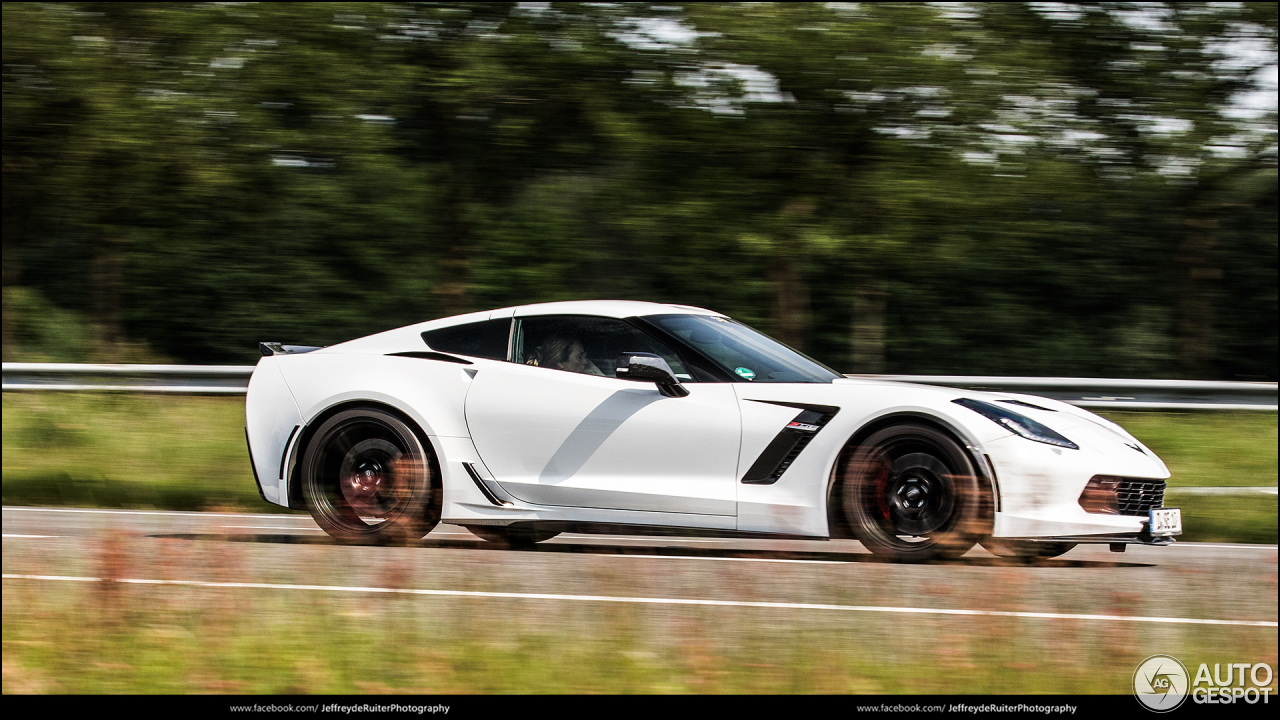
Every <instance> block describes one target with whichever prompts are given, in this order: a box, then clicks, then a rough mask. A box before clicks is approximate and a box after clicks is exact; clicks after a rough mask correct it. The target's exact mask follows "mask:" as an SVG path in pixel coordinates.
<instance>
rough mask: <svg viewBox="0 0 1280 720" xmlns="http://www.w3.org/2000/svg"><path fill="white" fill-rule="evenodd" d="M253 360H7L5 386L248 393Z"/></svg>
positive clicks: (110, 390)
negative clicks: (203, 362) (198, 362)
mask: <svg viewBox="0 0 1280 720" xmlns="http://www.w3.org/2000/svg"><path fill="white" fill-rule="evenodd" d="M253 368H254V366H253V365H87V364H80V363H4V391H5V392H9V391H13V390H20V391H53V390H61V391H79V392H143V393H165V394H173V395H243V394H245V392H247V391H248V389H249V376H250V375H252V374H253Z"/></svg>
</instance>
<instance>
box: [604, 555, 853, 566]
mask: <svg viewBox="0 0 1280 720" xmlns="http://www.w3.org/2000/svg"><path fill="white" fill-rule="evenodd" d="M620 557H634V558H649V559H651V560H729V561H732V562H775V563H813V564H817V565H849V564H850V563H849V562H848V561H847V560H792V559H789V558H732V557H704V556H701V555H622V556H620Z"/></svg>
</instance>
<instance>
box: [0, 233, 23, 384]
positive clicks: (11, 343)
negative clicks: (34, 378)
mask: <svg viewBox="0 0 1280 720" xmlns="http://www.w3.org/2000/svg"><path fill="white" fill-rule="evenodd" d="M5 210H6V211H7V210H8V208H5ZM17 226H18V221H17V220H16V219H14V218H12V217H11V216H10V215H9V213H8V212H6V213H5V218H4V302H3V314H4V337H3V341H2V342H3V345H0V347H3V349H4V350H3V352H4V359H5V360H9V359H11V358H14V357H17V354H18V345H17V333H16V332H15V328H14V325H15V324H16V322H17V318H15V317H14V316H13V298H12V297H10V293H9V291H10V290H11V289H13V288H15V287H17V285H18V276H19V272H18V269H19V268H18V237H17V235H18V227H17Z"/></svg>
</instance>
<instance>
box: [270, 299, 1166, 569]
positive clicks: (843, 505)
mask: <svg viewBox="0 0 1280 720" xmlns="http://www.w3.org/2000/svg"><path fill="white" fill-rule="evenodd" d="M260 347H261V350H262V355H263V356H262V358H261V359H260V360H259V361H258V366H257V369H256V370H255V371H254V373H253V377H252V379H251V381H250V383H249V394H248V399H247V403H246V407H245V415H246V434H247V436H248V443H249V453H250V462H251V463H252V465H253V469H254V475H255V477H256V479H257V482H258V488H259V491H260V492H261V494H262V497H263V498H264V499H265V500H266V501H268V502H271V503H276V504H278V505H283V506H286V507H291V508H297V509H303V508H305V509H307V510H309V511H310V512H311V514H312V516H313V517H314V518H315V520H316V522H317V523H319V525H320V527H322V528H324V529H325V531H327V532H328V533H329V534H330V535H332V536H334V537H335V538H339V539H340V540H343V541H348V542H369V543H373V542H389V541H403V540H407V539H416V538H420V537H422V536H423V535H425V534H426V533H428V532H429V531H430V530H431V529H432V528H433V527H435V525H436V524H437V523H440V522H445V523H451V524H456V525H462V526H464V527H466V528H468V529H470V530H471V531H472V532H473V533H475V534H476V535H478V536H479V537H481V538H484V539H486V540H491V541H494V542H500V543H505V544H507V545H509V546H517V545H528V544H531V543H535V542H538V541H541V540H545V539H548V538H550V537H552V536H554V535H556V534H557V533H560V532H564V531H567V530H573V531H577V532H588V533H591V532H595V533H608V532H615V533H616V532H625V533H629V534H643V533H646V532H662V533H664V534H671V533H672V532H673V530H674V531H676V532H681V533H688V534H699V535H705V534H715V535H727V536H740V537H742V536H750V537H762V536H772V537H779V536H785V537H794V538H808V539H816V538H856V539H857V540H859V541H861V542H862V543H863V544H864V545H865V546H866V547H867V548H869V549H870V550H871V551H872V552H874V553H876V554H879V555H885V556H889V557H893V558H897V559H903V560H923V559H929V558H934V557H954V556H957V555H960V554H962V553H964V552H966V551H968V550H969V549H971V548H972V547H973V546H974V544H975V543H982V545H983V546H984V547H986V548H988V549H989V550H991V551H992V552H995V553H997V554H999V555H1005V556H1023V557H1051V556H1055V555H1060V554H1062V553H1064V552H1066V551H1067V550H1069V549H1071V548H1072V547H1074V545H1075V544H1077V543H1108V544H1110V545H1111V549H1112V550H1117V551H1120V550H1123V549H1124V547H1125V545H1126V544H1129V543H1145V544H1156V545H1164V544H1169V543H1171V542H1173V536H1174V535H1178V534H1180V533H1181V530H1182V527H1181V515H1180V512H1179V510H1178V509H1177V508H1164V507H1163V498H1164V488H1165V480H1164V479H1165V478H1167V477H1169V471H1168V470H1167V469H1166V468H1165V465H1164V463H1163V462H1161V461H1160V459H1159V458H1158V457H1156V455H1155V453H1153V452H1151V451H1150V450H1149V449H1147V448H1146V447H1145V446H1144V445H1143V444H1142V443H1140V442H1138V441H1137V440H1136V439H1134V438H1133V436H1131V435H1129V434H1128V433H1127V432H1125V431H1124V430H1123V429H1122V428H1120V427H1119V426H1117V425H1116V424H1114V423H1112V422H1110V421H1108V420H1106V419H1104V418H1101V417H1099V416H1097V415H1094V414H1093V413H1090V412H1087V411H1085V410H1081V409H1080V408H1077V407H1074V406H1072V405H1068V404H1066V403H1062V402H1058V401H1055V400H1049V399H1046V398H1039V397H1030V396H1022V395H1011V394H1007V393H983V392H973V391H967V390H956V389H951V388H940V387H933V386H927V385H915V384H909V383H897V382H884V381H878V380H874V379H857V378H849V377H843V376H841V375H840V374H839V373H836V372H834V371H833V370H831V369H829V368H827V367H824V366H823V365H822V364H820V363H818V362H816V361H814V360H811V359H810V358H808V357H805V356H804V355H802V354H800V353H798V352H796V351H795V350H792V349H790V348H788V347H786V346H785V345H782V344H780V343H778V342H777V341H775V340H772V339H770V338H769V337H767V336H765V335H762V334H761V333H759V332H757V331H755V330H752V329H751V328H749V327H747V326H745V325H743V324H741V323H738V322H735V321H733V320H731V319H729V318H728V317H725V316H724V315H721V314H720V313H716V312H712V311H710V310H703V309H701V308H695V307H687V306H682V305H661V304H654V303H644V302H629V301H590V302H562V303H548V304H541V305H525V306H521V307H515V308H505V309H502V310H492V311H486V312H479V313H471V314H469V315H460V316H457V317H451V318H445V319H441V320H433V321H431V322H425V323H421V324H418V325H411V326H408V327H403V328H399V329H397V330H389V331H387V332H383V333H378V334H376V335H370V336H368V337H364V338H360V339H358V340H352V341H350V342H345V343H341V344H338V345H333V346H330V347H323V348H315V347H302V346H292V345H281V344H278V343H262V344H261V346H260Z"/></svg>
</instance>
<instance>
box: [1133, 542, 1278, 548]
mask: <svg viewBox="0 0 1280 720" xmlns="http://www.w3.org/2000/svg"><path fill="white" fill-rule="evenodd" d="M1138 547H1141V546H1138ZM1174 547H1180V548H1218V549H1221V550H1275V549H1276V546H1275V545H1244V544H1241V545H1232V544H1230V543H1199V542H1180V543H1176V544H1175V545H1174Z"/></svg>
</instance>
